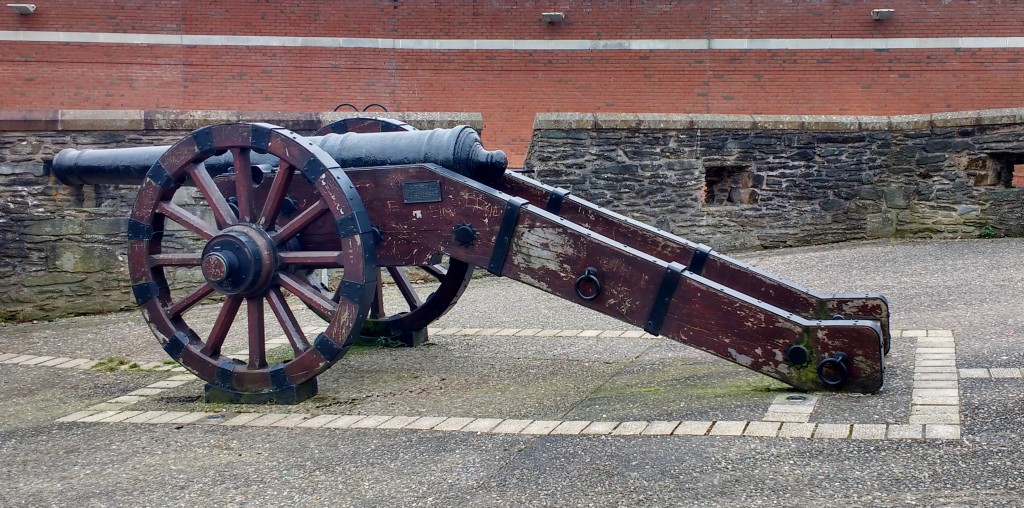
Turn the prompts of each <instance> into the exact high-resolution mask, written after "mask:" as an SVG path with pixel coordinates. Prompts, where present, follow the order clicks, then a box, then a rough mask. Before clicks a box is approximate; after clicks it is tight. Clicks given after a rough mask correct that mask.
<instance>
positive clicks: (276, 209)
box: [256, 161, 295, 229]
mask: <svg viewBox="0 0 1024 508" xmlns="http://www.w3.org/2000/svg"><path fill="white" fill-rule="evenodd" d="M294 174H295V168H293V167H292V165H291V164H288V163H287V162H285V161H281V163H280V165H279V167H278V168H277V174H275V175H274V181H273V182H272V183H271V184H270V193H269V194H268V195H267V200H266V202H264V203H263V210H262V211H260V216H259V218H258V219H256V225H258V226H259V227H261V228H263V229H270V228H271V226H273V225H274V223H275V222H277V215H278V213H280V211H281V203H283V202H284V198H285V195H287V193H288V186H289V185H290V184H291V181H292V175H294Z"/></svg>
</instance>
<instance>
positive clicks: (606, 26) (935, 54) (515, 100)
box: [0, 0, 1024, 164]
mask: <svg viewBox="0 0 1024 508" xmlns="http://www.w3.org/2000/svg"><path fill="white" fill-rule="evenodd" d="M97 4H98V3H97V2H91V1H58V0H54V1H48V2H45V3H43V2H38V5H39V10H38V11H37V13H36V14H33V15H30V16H18V15H15V14H13V13H10V12H9V11H2V12H0V30H35V31H87V32H116V33H162V34H179V33H185V34H216V35H277V36H309V37H384V38H438V39H701V38H716V39H723V38H829V37H844V38H875V37H1007V36H1017V35H1019V25H1020V19H1021V9H1022V8H1024V7H1022V6H1021V5H1020V4H1017V3H999V4H996V3H994V2H965V1H959V2H948V3H943V2H938V1H935V0H892V1H888V2H882V1H867V0H865V1H853V0H845V1H844V0H815V1H810V0H806V1H797V0H789V1H782V0H743V1H741V0H735V1H727V0H702V1H687V2H676V3H671V2H640V1H637V2H626V1H610V0H609V1H554V2H527V1H520V2H516V1H506V2H468V1H464V2H454V1H426V0H424V1H382V0H378V1H371V0H349V1H345V2H328V1H301V0H299V1H292V2H287V3H283V2H271V1H267V0H263V1H256V0H248V1H227V0H223V1H218V0H206V1H203V2H198V1H193V0H179V1H145V2H143V1H130V2H119V3H118V4H119V5H117V6H111V5H110V4H109V3H107V2H104V3H102V7H98V6H97ZM873 8H894V9H896V16H895V17H894V18H893V19H892V20H888V21H881V22H876V21H872V20H871V19H870V16H869V13H870V10H871V9H873ZM549 10H559V11H563V12H565V14H566V18H567V19H566V23H564V24H556V25H548V24H546V23H543V22H542V21H540V13H541V12H542V11H549ZM1022 79H1024V50H1021V49H971V50H957V49H927V50H926V49H914V50H909V49H908V50H904V49H900V50H889V51H877V50H804V51H793V50H775V51H766V50H743V51H740V50H737V51H723V50H717V51H607V50H606V51H424V50H376V49H336V48H335V49H331V48H288V47H239V46H233V47H232V46H217V47H210V46H156V45H109V44H77V43H76V44H67V43H31V42H0V89H2V90H4V92H3V93H2V94H0V109H7V108H20V109H104V108H115V109H122V108H127V109H160V108H163V109H241V110H268V109H271V110H274V109H276V110H289V111H297V110H307V111H323V110H330V109H333V108H334V106H336V105H337V104H339V103H341V102H351V103H354V104H357V105H360V106H362V105H365V104H369V103H372V102H377V103H381V104H384V105H385V106H387V107H388V108H389V109H391V110H406V111H429V110H434V111H478V112H482V113H483V115H484V122H485V127H486V136H485V137H486V141H487V143H488V145H490V146H493V147H501V148H505V149H506V150H508V151H509V152H510V155H511V159H512V162H513V164H519V163H521V162H522V160H523V157H524V155H525V151H526V147H527V145H528V143H529V138H530V134H531V125H532V121H533V117H534V114H535V113H537V112H542V111H587V112H601V111H607V112H681V113H763V114H879V115H881V114H904V113H923V112H936V111H952V110H973V109H985V108H998V107H1019V106H1022V105H1024V87H1022V86H1020V81H1021V80H1022Z"/></svg>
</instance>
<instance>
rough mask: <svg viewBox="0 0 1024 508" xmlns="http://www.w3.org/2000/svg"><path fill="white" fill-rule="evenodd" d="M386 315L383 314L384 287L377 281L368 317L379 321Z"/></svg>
mask: <svg viewBox="0 0 1024 508" xmlns="http://www.w3.org/2000/svg"><path fill="white" fill-rule="evenodd" d="M386 315H387V314H386V313H385V312H384V286H383V282H381V281H380V280H377V287H376V288H375V290H374V292H373V301H372V302H370V317H371V318H373V319H381V318H383V317H385V316H386Z"/></svg>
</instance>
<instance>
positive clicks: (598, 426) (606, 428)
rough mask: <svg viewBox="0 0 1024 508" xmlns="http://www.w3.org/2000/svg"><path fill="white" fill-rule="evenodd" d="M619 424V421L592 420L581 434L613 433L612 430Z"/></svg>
mask: <svg viewBox="0 0 1024 508" xmlns="http://www.w3.org/2000/svg"><path fill="white" fill-rule="evenodd" d="M618 425H619V422H590V425H587V427H586V428H584V429H583V430H582V431H581V432H580V434H596V435H605V434H611V432H612V431H613V430H615V427H617V426H618Z"/></svg>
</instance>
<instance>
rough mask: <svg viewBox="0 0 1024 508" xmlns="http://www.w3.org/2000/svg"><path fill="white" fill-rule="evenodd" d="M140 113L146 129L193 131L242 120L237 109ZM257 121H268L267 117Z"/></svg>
mask: <svg viewBox="0 0 1024 508" xmlns="http://www.w3.org/2000/svg"><path fill="white" fill-rule="evenodd" d="M142 115H143V125H144V126H145V129H146V130H168V131H193V130H196V129H198V128H200V127H206V126H207V125H214V124H218V123H227V122H239V121H241V120H242V116H241V115H240V114H239V112H238V111H187V110H166V111H156V110H151V111H144V112H142ZM258 121H261V122H268V123H269V119H267V118H263V119H261V120H258Z"/></svg>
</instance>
